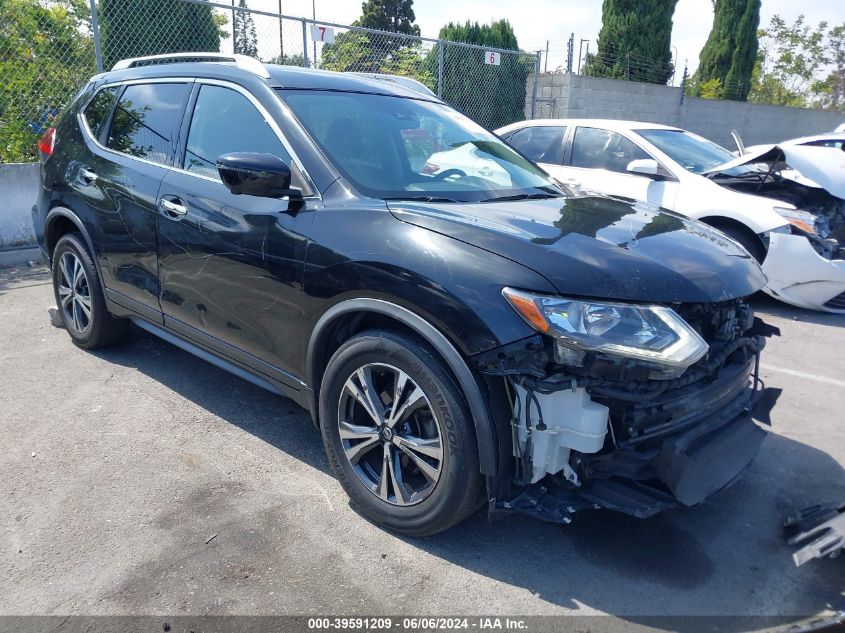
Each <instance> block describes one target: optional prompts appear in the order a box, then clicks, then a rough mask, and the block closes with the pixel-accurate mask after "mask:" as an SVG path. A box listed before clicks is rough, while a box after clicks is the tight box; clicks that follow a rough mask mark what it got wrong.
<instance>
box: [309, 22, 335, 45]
mask: <svg viewBox="0 0 845 633" xmlns="http://www.w3.org/2000/svg"><path fill="white" fill-rule="evenodd" d="M311 39H312V40H314V41H315V42H324V43H326V44H333V43H334V29H333V28H332V27H330V26H322V25H320V24H312V25H311Z"/></svg>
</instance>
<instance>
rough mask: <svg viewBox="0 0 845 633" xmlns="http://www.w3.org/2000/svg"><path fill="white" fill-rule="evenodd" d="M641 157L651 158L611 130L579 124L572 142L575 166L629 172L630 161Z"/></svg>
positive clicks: (573, 163) (573, 164)
mask: <svg viewBox="0 0 845 633" xmlns="http://www.w3.org/2000/svg"><path fill="white" fill-rule="evenodd" d="M641 158H651V156H649V155H648V154H647V153H646V152H645V150H643V149H641V148H640V147H638V146H637V145H635V144H634V143H632V142H631V141H629V140H628V139H627V138H625V137H624V136H622V135H621V134H617V133H616V132H611V131H610V130H603V129H601V128H597V127H583V126H579V127H578V128H577V129H576V130H575V140H574V141H573V142H572V161H571V164H572V166H573V167H583V168H586V169H607V170H608V171H616V172H619V173H623V174H624V173H627V171H628V163H630V162H631V161H632V160H638V159H641Z"/></svg>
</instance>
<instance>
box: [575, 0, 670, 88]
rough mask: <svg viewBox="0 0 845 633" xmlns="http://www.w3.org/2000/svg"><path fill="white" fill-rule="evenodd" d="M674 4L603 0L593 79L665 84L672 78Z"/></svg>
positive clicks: (590, 68) (589, 65)
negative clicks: (608, 78)
mask: <svg viewBox="0 0 845 633" xmlns="http://www.w3.org/2000/svg"><path fill="white" fill-rule="evenodd" d="M677 3H678V0H604V2H603V3H602V16H601V31H599V49H598V52H597V53H596V54H595V55H590V56H589V57H588V59H587V62H586V64H585V72H586V74H588V75H592V76H594V77H611V78H614V79H629V80H631V81H645V82H649V83H655V84H665V83H666V82H667V81H668V80H669V77H671V76H672V71H673V66H672V49H671V42H672V16H673V15H674V13H675V5H676V4H677Z"/></svg>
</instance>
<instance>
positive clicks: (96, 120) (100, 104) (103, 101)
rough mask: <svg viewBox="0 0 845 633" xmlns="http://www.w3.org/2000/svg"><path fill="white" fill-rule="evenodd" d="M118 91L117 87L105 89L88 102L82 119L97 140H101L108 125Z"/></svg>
mask: <svg viewBox="0 0 845 633" xmlns="http://www.w3.org/2000/svg"><path fill="white" fill-rule="evenodd" d="M117 90H118V87H117V86H112V87H110V88H103V89H102V90H100V91H99V92H97V94H95V95H94V98H93V99H91V101H89V102H88V105H87V106H85V110H83V112H82V117H83V118H84V119H85V123H86V124H87V125H88V129H89V130H91V134H92V135H93V136H94V138H96V139H99V138H100V134H101V133H102V131H103V126H104V125H105V124H106V119H107V118H108V116H109V112H111V107H112V104H113V103H114V97H115V95H117Z"/></svg>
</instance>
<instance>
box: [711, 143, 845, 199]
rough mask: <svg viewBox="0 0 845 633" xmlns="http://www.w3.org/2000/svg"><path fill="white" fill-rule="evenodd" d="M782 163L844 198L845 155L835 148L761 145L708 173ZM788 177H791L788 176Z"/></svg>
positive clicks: (814, 183)
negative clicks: (740, 166) (754, 164)
mask: <svg viewBox="0 0 845 633" xmlns="http://www.w3.org/2000/svg"><path fill="white" fill-rule="evenodd" d="M779 160H783V161H784V162H786V164H787V165H789V166H790V167H792V169H794V170H796V171H798V172H799V173H800V174H801V175H802V176H804V177H805V178H809V179H810V180H811V181H812V182H811V183H807V182H806V181H803V184H810V185H815V186H817V187H821V188H822V189H824V190H826V191H827V192H828V193H830V194H831V195H834V196H836V197H837V198H843V199H845V152H843V151H842V150H841V149H838V148H836V147H819V146H815V145H792V144H790V143H783V144H782V145H761V146H759V147H755V148H753V149H752V150H751V151H749V152H748V153H747V154H743V155H742V156H739V157H737V158H734V159H733V160H729V161H728V162H726V163H723V164H721V165H719V166H717V167H714V168H712V169H709V170H707V171H706V172H704V173H705V174H716V173H719V172H722V171H726V170H728V169H731V168H732V167H736V166H738V165H746V164H749V165H750V164H753V163H771V162H773V161H779ZM786 176H787V177H789V175H786Z"/></svg>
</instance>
